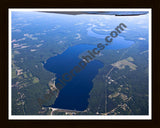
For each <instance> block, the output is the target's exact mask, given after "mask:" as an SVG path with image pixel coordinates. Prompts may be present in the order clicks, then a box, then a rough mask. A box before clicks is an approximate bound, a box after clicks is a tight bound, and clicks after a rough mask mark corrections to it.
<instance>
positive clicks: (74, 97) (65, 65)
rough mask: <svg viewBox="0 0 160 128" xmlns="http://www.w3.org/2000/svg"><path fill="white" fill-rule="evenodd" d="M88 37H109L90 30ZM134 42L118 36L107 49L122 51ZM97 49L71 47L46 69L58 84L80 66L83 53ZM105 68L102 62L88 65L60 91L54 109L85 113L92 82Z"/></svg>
mask: <svg viewBox="0 0 160 128" xmlns="http://www.w3.org/2000/svg"><path fill="white" fill-rule="evenodd" d="M88 36H92V37H95V38H104V39H105V37H106V36H107V35H100V34H96V33H94V32H93V31H92V30H91V29H88ZM133 43H134V42H133V41H127V40H124V38H123V37H120V36H118V37H117V38H114V40H113V42H112V43H111V44H110V45H108V46H106V49H121V48H127V47H130V46H131V45H132V44H133ZM93 48H96V45H87V44H80V45H76V46H73V47H69V48H68V49H67V50H66V51H64V52H63V53H62V54H60V55H57V56H55V57H51V58H49V59H48V60H47V62H46V63H45V64H44V68H45V69H47V70H48V71H50V72H53V73H56V77H57V80H56V83H57V82H59V81H58V78H61V76H62V74H64V73H69V72H70V70H72V69H73V68H74V66H76V65H78V63H79V62H80V61H81V59H80V58H79V57H78V56H79V55H80V54H81V53H83V52H84V51H87V50H92V49H93ZM103 66H104V64H103V63H101V62H100V61H97V60H94V61H91V62H90V63H88V64H87V66H86V67H85V69H83V70H82V71H81V72H79V73H78V74H76V76H75V77H73V79H72V80H71V81H70V82H66V85H65V86H64V88H63V89H62V90H60V93H59V96H58V98H57V99H56V101H55V103H54V104H53V105H52V107H54V108H61V109H71V110H78V111H83V110H85V109H86V108H87V106H88V98H89V92H90V91H91V89H92V86H93V82H92V80H93V79H94V77H95V76H96V75H97V73H98V70H99V69H100V68H102V67H103Z"/></svg>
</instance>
